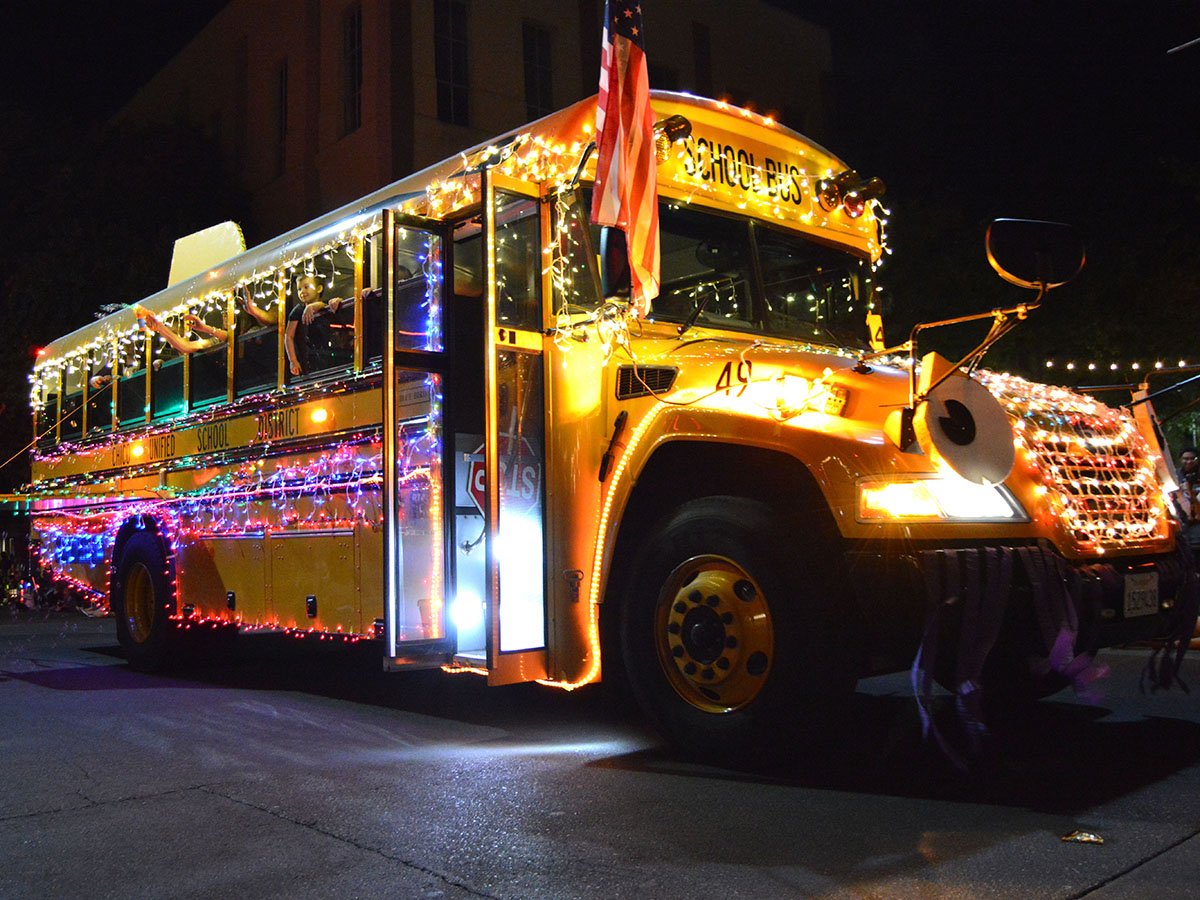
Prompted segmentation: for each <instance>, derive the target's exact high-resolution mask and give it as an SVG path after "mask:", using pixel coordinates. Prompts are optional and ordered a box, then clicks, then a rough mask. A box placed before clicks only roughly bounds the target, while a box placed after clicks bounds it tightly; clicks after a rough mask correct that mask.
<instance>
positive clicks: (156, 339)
mask: <svg viewBox="0 0 1200 900" xmlns="http://www.w3.org/2000/svg"><path fill="white" fill-rule="evenodd" d="M151 341H152V347H153V349H152V350H151V353H152V354H153V356H152V357H151V362H150V415H151V416H153V417H154V418H156V419H157V418H161V417H163V416H175V415H178V414H179V413H181V412H183V355H182V354H181V353H180V352H179V351H178V350H176V349H175V348H174V347H172V346H171V345H170V344H168V343H167V342H166V341H165V340H164V339H163V337H162V336H161V335H157V334H156V335H154V336H153V337H151Z"/></svg>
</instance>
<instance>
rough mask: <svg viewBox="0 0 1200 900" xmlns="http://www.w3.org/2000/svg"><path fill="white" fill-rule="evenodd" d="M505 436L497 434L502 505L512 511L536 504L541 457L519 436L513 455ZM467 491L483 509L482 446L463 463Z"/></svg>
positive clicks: (526, 508) (484, 467)
mask: <svg viewBox="0 0 1200 900" xmlns="http://www.w3.org/2000/svg"><path fill="white" fill-rule="evenodd" d="M509 444H510V442H509V437H508V435H507V434H501V435H500V484H501V497H502V499H503V502H504V505H505V507H506V508H508V509H512V510H514V511H520V512H525V511H527V510H530V509H532V508H534V507H535V506H537V505H538V502H539V501H540V500H541V496H542V460H541V457H540V456H539V455H538V454H537V453H536V452H535V451H534V449H533V446H532V445H531V444H530V443H529V441H527V440H526V439H525V438H521V440H520V442H519V444H518V445H517V452H516V453H515V454H514V453H512V452H511V451H510V449H509ZM467 493H468V494H470V495H471V500H472V502H474V504H475V505H476V506H477V507H479V511H480V512H485V510H486V509H487V506H486V504H487V466H486V465H485V462H484V455H483V445H482V444H481V445H480V446H479V447H478V448H476V450H475V452H474V453H472V454H471V456H470V462H468V463H467Z"/></svg>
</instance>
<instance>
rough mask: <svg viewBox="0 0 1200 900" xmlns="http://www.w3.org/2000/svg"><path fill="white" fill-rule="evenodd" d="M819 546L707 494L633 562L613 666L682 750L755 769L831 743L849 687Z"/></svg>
mask: <svg viewBox="0 0 1200 900" xmlns="http://www.w3.org/2000/svg"><path fill="white" fill-rule="evenodd" d="M823 544H824V542H821V541H817V542H813V540H812V535H811V530H804V529H802V528H801V527H800V525H799V523H797V522H793V521H791V520H789V519H787V518H785V517H783V516H780V515H779V514H777V513H776V512H774V511H773V510H772V509H771V508H770V507H769V506H767V505H766V504H763V503H760V502H757V501H753V500H748V499H745V498H740V497H706V498H701V499H698V500H693V501H690V502H688V503H686V504H684V505H682V506H680V507H679V508H678V509H677V510H675V511H674V512H673V513H672V514H671V515H670V516H668V517H667V518H666V519H665V520H664V521H663V522H662V523H661V524H660V525H659V527H658V528H657V529H655V530H654V531H653V532H652V533H651V535H650V537H649V538H648V539H647V541H646V543H645V544H644V545H643V547H642V549H641V551H640V553H638V554H637V555H636V558H635V561H634V563H633V566H632V568H631V570H630V572H631V577H629V578H628V579H627V580H626V581H625V586H626V602H625V604H624V606H623V607H622V615H621V621H620V634H621V649H622V662H623V664H624V669H625V672H626V675H627V678H628V681H629V684H630V687H631V688H632V690H633V693H634V695H635V696H636V697H637V699H638V701H639V703H640V704H641V706H642V707H643V709H644V710H645V712H646V713H647V715H648V717H649V719H650V721H651V722H652V723H654V724H655V725H656V726H657V727H658V728H659V729H660V730H661V731H662V732H663V733H664V734H665V736H666V737H667V738H668V739H669V740H670V741H671V742H672V743H673V744H674V745H675V746H676V747H678V748H679V749H680V750H681V751H683V752H684V753H685V754H688V755H693V756H700V757H704V758H708V759H716V760H719V761H724V762H732V763H740V762H761V761H769V760H774V759H778V758H780V757H794V756H796V755H797V754H800V753H803V752H805V751H809V750H812V749H815V748H816V747H817V746H819V745H821V744H823V743H824V742H825V741H826V740H827V739H828V738H829V737H830V736H831V734H830V732H831V729H832V727H833V722H834V721H836V720H837V719H838V718H839V717H840V714H841V713H842V712H844V711H845V709H846V708H847V707H848V704H849V701H850V699H851V696H852V694H853V690H854V683H855V680H854V676H853V674H852V669H851V667H850V665H849V664H848V661H849V659H850V655H849V654H848V653H846V652H843V651H842V650H840V649H839V646H838V643H837V641H836V640H835V629H834V628H832V627H831V626H832V623H833V610H834V602H835V600H834V597H835V594H834V587H835V584H834V578H833V554H832V553H830V552H828V549H829V548H827V547H824V546H823ZM823 551H825V552H823Z"/></svg>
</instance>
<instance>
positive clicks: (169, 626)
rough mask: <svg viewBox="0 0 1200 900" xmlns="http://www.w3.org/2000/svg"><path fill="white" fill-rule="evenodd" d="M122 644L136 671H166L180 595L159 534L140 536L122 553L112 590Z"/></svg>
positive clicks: (147, 532) (144, 532)
mask: <svg viewBox="0 0 1200 900" xmlns="http://www.w3.org/2000/svg"><path fill="white" fill-rule="evenodd" d="M111 605H112V613H113V616H114V617H115V618H116V620H117V640H118V641H119V642H120V644H121V649H122V650H124V651H125V659H126V660H127V661H128V663H129V665H130V666H131V667H132V668H135V669H140V670H142V671H155V670H158V669H162V668H163V667H164V666H165V665H166V664H167V662H168V661H169V660H170V658H171V654H172V652H173V650H174V647H173V644H174V638H175V632H176V630H177V629H176V627H175V623H174V622H173V621H172V620H171V614H172V612H173V609H172V607H173V605H174V595H173V593H172V590H171V581H170V577H169V574H168V572H167V563H166V555H165V552H164V549H163V546H162V543H161V541H160V539H159V537H158V535H157V534H155V533H154V532H152V531H137V532H135V533H134V534H132V535H131V536H130V538H129V540H128V541H127V542H126V543H125V546H124V548H123V550H122V551H121V559H120V562H119V564H118V565H117V567H116V577H115V580H114V581H113V585H112V603H111Z"/></svg>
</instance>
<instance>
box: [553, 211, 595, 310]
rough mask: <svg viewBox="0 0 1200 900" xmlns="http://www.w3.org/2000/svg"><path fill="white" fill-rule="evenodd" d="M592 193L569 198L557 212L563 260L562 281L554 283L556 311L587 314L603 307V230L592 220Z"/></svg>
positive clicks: (557, 251) (556, 230)
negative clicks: (601, 269) (599, 261)
mask: <svg viewBox="0 0 1200 900" xmlns="http://www.w3.org/2000/svg"><path fill="white" fill-rule="evenodd" d="M591 196H592V195H591V191H579V192H576V193H574V194H573V195H570V196H569V197H568V198H567V199H566V200H565V201H564V203H562V204H560V205H559V207H558V209H557V215H558V216H559V222H558V223H557V227H556V228H555V231H554V234H555V236H556V240H557V241H558V245H557V248H556V254H557V256H558V257H559V259H560V260H561V265H562V267H563V268H562V269H561V273H562V275H561V277H560V278H555V279H554V295H555V296H554V308H555V309H556V310H562V309H566V310H567V311H572V310H574V311H576V312H588V311H591V310H593V309H595V308H596V307H597V306H599V305H600V302H601V301H602V300H603V298H602V297H601V296H600V269H599V266H598V264H597V260H598V258H599V257H598V256H597V254H598V253H599V252H600V226H599V225H592V224H591V222H590V221H589V219H590V212H589V211H590V209H591Z"/></svg>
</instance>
